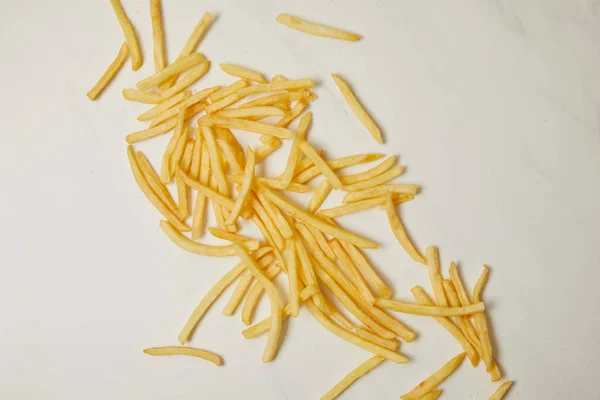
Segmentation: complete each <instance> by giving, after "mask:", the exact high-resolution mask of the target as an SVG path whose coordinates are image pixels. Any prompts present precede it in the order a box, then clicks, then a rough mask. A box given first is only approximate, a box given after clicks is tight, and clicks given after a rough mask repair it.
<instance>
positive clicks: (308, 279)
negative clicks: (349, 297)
mask: <svg viewBox="0 0 600 400" xmlns="http://www.w3.org/2000/svg"><path fill="white" fill-rule="evenodd" d="M294 241H295V247H296V255H297V256H298V261H299V262H300V269H299V270H298V272H299V273H300V275H301V276H303V277H304V281H305V282H304V283H305V284H306V286H313V287H316V288H318V287H319V283H318V282H317V276H316V274H315V268H314V266H313V264H312V260H311V259H310V255H309V254H308V251H307V250H306V247H304V244H303V243H302V242H301V241H300V239H299V238H297V237H296V238H294ZM313 299H314V301H315V304H316V305H317V307H319V309H323V308H326V306H325V297H324V296H323V294H322V293H321V292H320V290H319V293H317V294H316V295H315V296H314V297H313Z"/></svg>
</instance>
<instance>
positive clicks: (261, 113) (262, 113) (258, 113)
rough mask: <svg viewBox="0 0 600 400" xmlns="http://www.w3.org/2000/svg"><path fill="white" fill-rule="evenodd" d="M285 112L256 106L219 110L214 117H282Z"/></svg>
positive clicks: (269, 107) (275, 108)
mask: <svg viewBox="0 0 600 400" xmlns="http://www.w3.org/2000/svg"><path fill="white" fill-rule="evenodd" d="M284 114H285V112H284V111H283V110H282V109H281V108H277V107H273V106H256V107H243V108H229V109H226V110H221V111H219V112H218V113H216V114H215V115H216V116H217V117H224V118H251V117H261V118H263V117H277V116H280V115H284Z"/></svg>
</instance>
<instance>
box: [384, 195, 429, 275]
mask: <svg viewBox="0 0 600 400" xmlns="http://www.w3.org/2000/svg"><path fill="white" fill-rule="evenodd" d="M385 205H386V212H387V217H388V221H389V223H390V227H391V228H392V232H393V233H394V236H395V237H396V239H397V240H398V243H400V245H401V246H402V247H403V248H404V250H406V252H407V253H408V255H409V256H411V257H412V259H413V260H415V261H416V262H419V263H421V264H423V265H427V261H425V258H424V257H423V256H422V255H421V253H419V250H417V249H416V248H415V245H414V244H413V243H412V241H411V240H410V238H409V237H408V234H407V233H406V230H405V229H404V225H403V224H402V221H401V220H400V217H399V216H398V214H396V209H395V207H394V203H393V201H392V194H391V193H388V194H387V197H386V202H385Z"/></svg>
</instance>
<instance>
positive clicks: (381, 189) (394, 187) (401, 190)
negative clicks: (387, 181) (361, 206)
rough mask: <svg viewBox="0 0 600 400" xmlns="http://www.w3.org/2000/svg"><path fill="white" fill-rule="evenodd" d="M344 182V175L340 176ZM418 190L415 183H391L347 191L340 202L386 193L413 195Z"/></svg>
mask: <svg viewBox="0 0 600 400" xmlns="http://www.w3.org/2000/svg"><path fill="white" fill-rule="evenodd" d="M340 179H341V180H342V183H344V177H343V176H342V177H341V178H340ZM418 191H419V187H418V186H416V185H407V184H391V185H379V186H375V187H372V188H369V189H364V190H359V191H357V192H350V193H348V194H347V195H346V196H345V197H344V199H343V200H342V203H353V202H356V201H360V200H365V199H372V198H374V197H380V196H386V195H387V194H388V193H392V194H401V195H415V194H417V192H418Z"/></svg>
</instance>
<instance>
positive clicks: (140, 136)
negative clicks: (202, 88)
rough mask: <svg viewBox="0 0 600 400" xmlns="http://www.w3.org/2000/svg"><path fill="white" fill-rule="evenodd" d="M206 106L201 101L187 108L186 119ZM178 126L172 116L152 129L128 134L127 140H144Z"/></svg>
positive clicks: (128, 141)
mask: <svg viewBox="0 0 600 400" xmlns="http://www.w3.org/2000/svg"><path fill="white" fill-rule="evenodd" d="M204 107H205V104H204V103H199V104H196V105H195V106H193V107H190V108H189V109H187V110H186V114H185V119H186V121H187V120H188V119H190V118H191V117H192V116H194V114H197V113H199V112H200V111H202V110H203V109H204ZM176 126H177V118H170V119H168V120H166V121H165V122H163V123H161V124H160V125H157V126H155V127H152V128H150V129H146V130H143V131H139V132H135V133H130V134H129V135H127V136H126V137H125V140H126V141H127V143H137V142H140V141H142V140H146V139H150V138H152V137H154V136H158V135H162V134H164V133H167V132H169V131H170V130H171V129H173V128H175V127H176Z"/></svg>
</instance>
